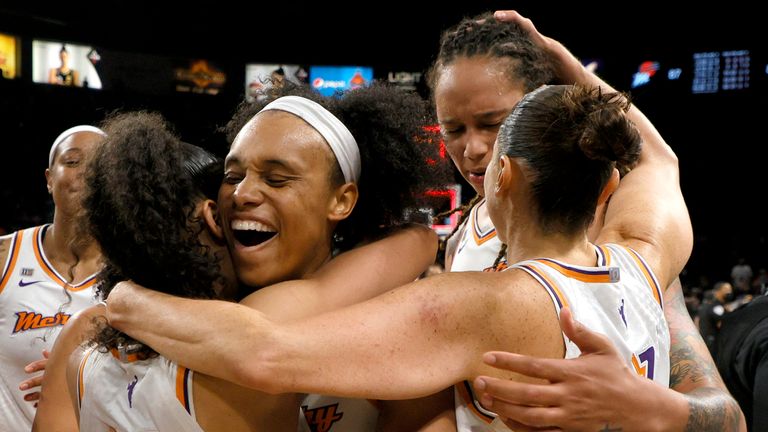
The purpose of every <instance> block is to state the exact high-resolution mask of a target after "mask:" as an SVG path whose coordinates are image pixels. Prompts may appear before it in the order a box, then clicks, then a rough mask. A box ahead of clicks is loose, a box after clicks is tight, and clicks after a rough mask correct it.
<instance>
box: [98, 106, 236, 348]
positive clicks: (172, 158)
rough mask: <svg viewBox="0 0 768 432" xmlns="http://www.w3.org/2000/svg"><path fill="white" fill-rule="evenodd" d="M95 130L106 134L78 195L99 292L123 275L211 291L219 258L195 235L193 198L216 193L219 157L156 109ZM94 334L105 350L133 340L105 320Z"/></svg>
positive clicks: (183, 291) (188, 291) (186, 293)
mask: <svg viewBox="0 0 768 432" xmlns="http://www.w3.org/2000/svg"><path fill="white" fill-rule="evenodd" d="M103 129H104V131H105V132H106V133H107V138H106V139H105V142H104V144H103V145H102V146H101V147H100V148H99V149H98V150H97V152H96V153H95V155H94V159H93V160H92V161H91V165H90V169H89V171H88V172H87V174H86V176H85V183H86V192H85V197H84V207H85V209H86V216H87V223H88V229H89V230H90V232H91V233H92V235H93V237H94V238H95V239H96V240H97V241H98V242H99V244H100V245H101V250H102V253H103V256H104V260H105V266H104V268H103V270H102V271H101V272H100V274H99V282H100V283H99V288H98V291H99V294H100V295H101V296H102V298H104V299H108V297H109V293H110V292H111V290H112V288H113V287H114V286H115V284H116V283H118V282H120V281H122V280H127V279H131V280H133V281H134V282H136V283H138V284H140V285H143V286H148V287H152V288H153V289H156V290H157V291H161V292H166V293H169V294H173V295H179V296H183V297H190V298H213V297H215V294H214V293H215V291H214V290H215V287H216V284H217V283H222V278H221V276H220V266H219V264H218V263H219V257H217V256H215V254H214V253H213V252H212V251H211V250H210V249H209V248H208V247H207V246H205V245H203V244H201V242H200V240H199V234H200V232H201V230H202V229H203V228H202V225H201V224H200V221H199V219H198V218H197V216H195V209H196V208H195V205H196V203H198V202H199V200H201V199H203V198H206V197H207V198H211V199H215V198H216V194H217V190H218V185H219V184H220V182H221V177H222V172H223V163H222V161H221V160H220V159H218V158H216V157H215V156H213V155H212V154H210V153H208V152H207V151H205V150H203V149H202V148H199V147H196V146H193V145H191V144H187V143H183V142H181V141H180V140H179V139H178V138H177V137H176V136H175V135H174V134H173V133H172V132H171V130H170V127H169V125H168V124H167V123H166V122H165V120H164V119H163V118H162V116H160V115H159V114H153V113H147V112H135V113H124V114H118V115H116V116H114V117H112V118H110V119H108V120H107V121H106V123H105V125H104V127H103ZM94 341H95V342H96V343H97V344H98V345H99V346H100V347H101V348H107V349H109V348H116V347H117V346H119V345H125V344H128V343H130V344H134V343H136V342H135V341H134V340H132V339H131V338H130V337H128V336H127V335H124V334H122V333H120V332H118V331H117V330H114V329H112V328H111V327H108V326H106V327H105V328H103V329H101V331H100V332H99V334H98V335H97V336H96V338H95V340H94ZM137 345H138V346H140V347H141V348H140V349H139V352H141V353H143V354H145V355H151V354H152V353H153V351H152V350H151V349H150V348H148V347H146V346H143V345H141V344H137Z"/></svg>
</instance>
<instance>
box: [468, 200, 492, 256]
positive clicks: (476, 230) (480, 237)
mask: <svg viewBox="0 0 768 432" xmlns="http://www.w3.org/2000/svg"><path fill="white" fill-rule="evenodd" d="M483 203H484V202H483ZM481 204H482V203H481ZM478 207H480V204H478V205H476V206H475V207H473V208H472V210H471V211H472V215H471V217H470V218H469V219H470V223H471V224H472V237H473V238H474V239H475V243H476V244H477V245H478V246H480V245H481V244H483V243H485V242H487V241H488V240H490V239H492V238H494V237H496V228H495V227H494V228H491V229H490V230H489V231H488V232H485V233H484V232H481V231H480V224H479V223H478V222H477V217H478V216H477V214H478V211H477V208H478Z"/></svg>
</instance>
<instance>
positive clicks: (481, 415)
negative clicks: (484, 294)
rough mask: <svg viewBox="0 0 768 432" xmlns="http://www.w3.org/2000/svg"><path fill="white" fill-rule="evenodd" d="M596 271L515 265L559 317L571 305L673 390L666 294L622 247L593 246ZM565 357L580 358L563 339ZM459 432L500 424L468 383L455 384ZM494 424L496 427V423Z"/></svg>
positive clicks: (555, 264) (544, 262)
mask: <svg viewBox="0 0 768 432" xmlns="http://www.w3.org/2000/svg"><path fill="white" fill-rule="evenodd" d="M595 248H596V252H597V254H598V266H597V267H583V266H574V265H569V264H565V263H562V262H559V261H556V260H552V259H548V258H542V259H536V260H529V261H523V262H520V263H517V264H515V265H512V266H510V268H516V269H521V270H523V271H525V272H527V273H528V274H530V275H531V276H532V277H533V278H534V279H536V280H537V281H538V282H539V283H540V284H541V285H542V286H543V287H544V288H545V289H546V290H547V292H548V293H549V295H550V297H551V299H552V302H553V303H554V305H555V309H556V310H557V314H558V316H559V315H560V310H561V309H562V308H563V307H565V306H568V307H569V308H570V309H571V312H572V313H573V317H574V319H576V320H577V321H579V322H581V323H582V324H584V325H585V326H586V327H587V328H589V329H591V330H593V331H596V332H599V333H602V334H604V335H606V336H607V337H608V338H609V339H610V340H611V341H612V342H613V344H614V345H615V346H616V348H617V349H618V351H619V353H620V355H621V356H622V357H623V358H624V359H625V360H626V362H627V364H628V365H630V366H631V367H632V369H633V370H634V371H635V372H637V373H638V374H639V375H642V376H645V377H647V378H648V379H651V380H653V381H654V382H656V383H657V384H659V385H662V386H664V387H668V386H669V344H670V341H669V328H668V326H667V321H666V319H665V318H664V310H663V306H662V303H663V302H662V290H661V287H660V286H659V284H658V281H657V280H656V277H655V276H654V275H653V273H652V272H651V269H650V267H648V265H647V264H646V263H645V261H644V260H643V258H642V257H640V255H639V254H638V253H637V252H635V251H633V250H632V249H628V248H626V247H624V246H620V245H615V244H607V245H603V246H600V247H597V246H596V247H595ZM563 339H564V341H565V347H566V352H565V358H575V357H578V356H579V355H580V354H581V351H580V350H579V348H578V347H577V346H576V344H574V343H573V342H571V341H570V340H569V339H567V338H566V337H565V335H563ZM454 388H455V394H456V421H457V425H458V430H459V431H472V432H476V431H493V430H501V429H498V427H499V426H500V425H499V422H498V421H495V422H494V419H495V417H496V416H495V415H494V414H493V413H492V412H490V411H487V410H485V409H483V408H482V406H480V403H479V402H477V401H476V398H475V397H474V394H473V393H472V388H471V386H470V385H469V383H466V382H465V383H462V384H459V385H456V386H455V387H454ZM492 423H493V424H492Z"/></svg>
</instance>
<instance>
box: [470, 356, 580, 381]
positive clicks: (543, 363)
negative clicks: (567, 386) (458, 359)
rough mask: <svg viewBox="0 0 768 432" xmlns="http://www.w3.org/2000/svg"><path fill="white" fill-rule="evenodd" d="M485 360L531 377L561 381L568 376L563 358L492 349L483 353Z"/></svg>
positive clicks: (494, 365) (487, 362) (500, 367)
mask: <svg viewBox="0 0 768 432" xmlns="http://www.w3.org/2000/svg"><path fill="white" fill-rule="evenodd" d="M483 361H484V362H485V363H486V364H488V365H491V366H493V367H495V368H499V369H505V370H509V371H512V372H517V373H519V374H522V375H526V376H529V377H531V378H540V379H545V380H548V381H550V382H560V381H563V380H564V379H565V378H566V373H565V370H566V368H567V361H566V360H562V359H542V358H537V357H529V356H525V355H520V354H513V353H508V352H501V351H491V352H487V353H485V354H484V355H483Z"/></svg>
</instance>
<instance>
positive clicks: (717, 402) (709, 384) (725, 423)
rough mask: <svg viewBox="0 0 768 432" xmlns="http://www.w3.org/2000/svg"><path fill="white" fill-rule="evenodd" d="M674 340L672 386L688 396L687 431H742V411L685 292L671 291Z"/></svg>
mask: <svg viewBox="0 0 768 432" xmlns="http://www.w3.org/2000/svg"><path fill="white" fill-rule="evenodd" d="M666 294H667V295H668V296H669V297H668V299H667V300H666V301H665V306H666V307H667V308H666V312H665V313H666V317H667V322H668V323H669V333H670V338H671V343H670V350H669V363H670V373H669V387H670V388H672V389H673V390H676V391H678V392H680V393H682V394H684V395H685V398H686V399H687V400H688V407H689V409H690V412H689V415H688V425H687V426H686V429H685V430H686V432H710V431H711V432H715V431H717V432H723V431H738V430H739V420H740V419H741V415H742V414H741V409H740V408H739V405H738V404H737V403H736V401H735V400H734V399H733V398H732V397H731V395H730V394H729V393H728V390H727V389H726V387H725V384H724V383H723V380H722V378H720V373H719V372H718V371H717V366H715V362H714V360H712V356H711V355H710V354H709V350H708V349H707V346H706V344H704V340H703V339H702V338H701V335H700V333H699V330H698V329H697V328H696V327H695V326H694V325H693V322H692V321H691V319H690V316H689V315H688V310H687V309H686V307H685V300H684V299H683V293H682V289H680V288H679V287H675V288H672V287H670V289H668V290H667V292H666Z"/></svg>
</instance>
